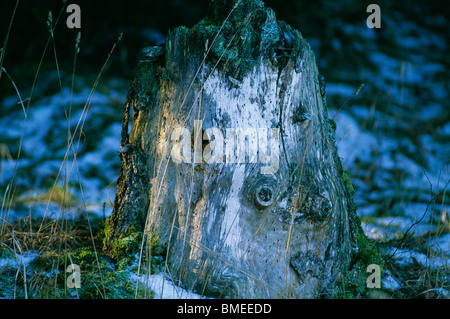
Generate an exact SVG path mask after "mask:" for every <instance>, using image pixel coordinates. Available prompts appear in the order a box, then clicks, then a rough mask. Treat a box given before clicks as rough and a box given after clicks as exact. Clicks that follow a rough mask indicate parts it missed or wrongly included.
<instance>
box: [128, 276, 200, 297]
mask: <svg viewBox="0 0 450 319" xmlns="http://www.w3.org/2000/svg"><path fill="white" fill-rule="evenodd" d="M130 277H131V279H132V280H134V281H139V282H140V283H142V284H144V285H146V286H147V287H149V288H150V289H151V290H153V291H154V292H155V296H154V297H153V298H154V299H205V297H202V296H201V295H199V294H196V293H194V292H191V291H187V290H186V289H183V288H181V287H179V286H177V285H176V284H174V283H173V282H172V281H171V280H170V279H168V278H166V277H164V273H163V272H161V273H158V274H154V275H150V276H145V275H140V276H138V275H136V274H134V273H131V274H130Z"/></svg>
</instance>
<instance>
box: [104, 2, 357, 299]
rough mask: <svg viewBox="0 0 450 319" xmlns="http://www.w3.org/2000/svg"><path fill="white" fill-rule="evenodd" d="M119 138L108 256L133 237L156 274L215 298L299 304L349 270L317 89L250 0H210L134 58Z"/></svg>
mask: <svg viewBox="0 0 450 319" xmlns="http://www.w3.org/2000/svg"><path fill="white" fill-rule="evenodd" d="M131 110H132V127H131V132H130V134H129V135H128V121H129V113H130V111H131ZM122 129H123V131H122V148H121V149H120V153H121V154H120V157H121V160H122V168H121V173H120V178H119V180H118V190H117V194H116V200H115V205H114V211H113V213H112V216H111V217H110V232H109V237H108V245H109V247H111V246H112V245H113V244H112V243H113V242H114V240H117V239H118V238H120V237H121V236H124V234H127V233H128V232H129V231H130V229H131V228H133V229H141V230H142V231H143V233H144V235H145V236H144V240H147V239H148V238H149V237H150V236H151V237H152V238H156V237H157V238H158V247H159V248H160V249H162V251H164V252H165V255H164V256H165V257H166V267H167V268H166V270H167V272H168V273H170V274H171V275H172V276H174V277H176V278H178V279H179V280H180V281H181V282H182V283H183V284H184V285H185V286H186V287H187V288H189V289H193V290H196V291H197V292H199V293H202V294H205V295H210V296H215V297H222V298H312V297H315V296H317V294H319V293H321V292H323V291H325V290H329V289H332V287H334V286H335V285H336V284H337V282H338V280H339V278H341V276H342V275H343V274H345V272H346V271H347V270H348V269H349V267H350V262H351V259H352V255H353V253H354V250H355V247H357V245H358V243H357V241H356V237H357V236H356V235H355V234H356V233H357V232H358V229H359V228H358V227H359V224H358V219H357V217H356V213H355V207H354V204H353V199H352V191H351V190H352V188H351V183H349V181H348V177H347V178H346V175H345V172H344V171H343V169H342V165H341V162H340V159H339V158H338V156H337V151H336V146H335V141H334V127H333V122H332V121H330V120H329V119H328V113H327V108H326V99H325V84H324V81H323V79H321V76H320V74H319V72H318V69H317V65H316V62H315V58H314V54H313V52H312V50H311V48H310V47H309V45H308V44H307V42H306V41H305V39H304V38H303V37H302V36H301V34H300V32H298V31H297V30H295V29H293V28H291V27H290V26H289V25H287V24H285V23H284V22H282V21H278V20H277V19H276V17H275V14H274V12H273V11H272V10H271V9H270V8H266V7H264V5H263V4H262V2H260V1H250V0H240V1H238V0H234V1H226V0H220V1H218V0H216V1H213V2H212V4H211V8H210V10H209V13H208V15H207V17H206V18H205V19H203V20H202V21H200V22H199V23H198V24H197V25H195V26H194V27H192V28H186V27H178V28H176V29H174V30H173V31H170V32H169V33H168V35H167V38H166V42H165V44H164V46H161V47H150V48H146V49H145V50H144V51H143V56H142V59H141V60H140V61H139V66H138V71H137V75H136V79H135V81H134V83H133V84H132V86H131V88H130V91H129V94H128V97H127V102H126V104H125V109H124V117H123V128H122Z"/></svg>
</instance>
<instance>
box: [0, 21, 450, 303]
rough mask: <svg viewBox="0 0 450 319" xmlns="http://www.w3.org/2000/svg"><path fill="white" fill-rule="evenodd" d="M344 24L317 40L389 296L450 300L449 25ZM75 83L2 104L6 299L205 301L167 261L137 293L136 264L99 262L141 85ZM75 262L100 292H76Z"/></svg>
mask: <svg viewBox="0 0 450 319" xmlns="http://www.w3.org/2000/svg"><path fill="white" fill-rule="evenodd" d="M334 23H335V24H336V25H339V27H340V28H339V30H340V34H339V35H337V36H336V37H335V38H334V39H333V41H331V42H330V43H329V47H328V51H327V52H326V53H325V52H324V49H323V46H322V45H321V44H322V43H321V42H320V41H319V39H317V38H314V36H310V37H307V41H308V42H310V44H311V46H312V48H313V49H314V50H315V51H316V60H317V62H318V65H319V70H320V71H321V73H322V74H324V75H325V79H326V81H327V86H326V93H327V101H328V110H329V116H330V118H332V119H334V120H335V122H336V124H337V131H336V144H337V147H338V152H339V156H340V157H341V159H342V162H343V165H344V167H345V169H346V170H347V171H348V172H349V174H350V176H351V179H352V182H353V186H354V188H355V194H354V199H355V202H356V205H357V209H358V210H357V213H358V215H359V216H360V219H361V221H362V226H363V229H364V231H365V233H366V235H367V236H368V238H369V239H370V240H372V241H373V242H375V243H376V244H377V245H378V246H379V247H380V250H381V253H382V256H383V258H384V260H385V268H384V273H383V275H382V286H383V289H382V294H380V295H379V296H380V297H382V298H450V210H449V208H450V200H449V195H448V193H447V191H448V188H447V185H448V182H449V178H450V164H449V159H450V105H449V103H448V101H449V100H450V97H449V91H450V90H449V88H450V79H449V77H448V70H449V64H450V60H449V56H450V54H449V43H448V27H447V23H448V22H447V21H446V20H445V18H444V17H443V16H440V17H439V16H437V17H434V18H433V19H423V21H421V22H420V23H418V22H417V20H409V19H408V17H406V16H402V15H401V14H400V13H398V14H397V15H392V16H390V17H386V18H385V19H384V20H383V23H385V28H388V27H390V30H393V29H395V32H391V33H390V34H389V35H388V36H384V37H380V35H379V34H377V31H376V30H372V29H369V28H367V27H366V26H365V25H361V26H359V27H355V26H354V25H353V24H348V23H346V22H345V21H340V20H337V21H335V22H334ZM348 39H352V41H351V42H349V41H348ZM330 49H331V52H330ZM6 68H7V66H6ZM72 76H73V74H72V72H71V71H64V70H60V72H57V70H54V71H53V72H47V73H46V74H43V75H42V76H41V78H40V79H39V81H38V82H37V84H36V86H35V87H34V89H33V90H34V91H33V92H34V93H33V98H32V103H31V104H30V106H29V108H28V107H27V100H26V98H25V97H27V96H29V95H30V91H31V87H27V85H25V84H23V85H22V83H20V82H17V83H15V84H16V85H17V87H18V88H19V89H20V90H19V91H20V94H21V96H22V98H23V99H24V100H25V101H24V108H23V107H22V105H21V104H20V101H19V98H18V96H17V95H12V96H8V97H3V99H2V100H1V101H0V105H1V107H0V131H1V134H0V136H1V140H0V192H1V196H2V200H1V205H2V207H1V212H0V243H1V246H0V278H2V279H1V281H0V298H54V297H56V298H134V297H137V296H145V297H155V298H173V297H175V298H178V297H180V298H183V297H184V298H193V297H199V296H198V295H196V294H193V293H192V292H187V291H185V290H183V289H181V288H179V287H177V285H175V284H173V283H172V282H171V281H170V280H166V279H165V278H163V274H164V272H162V271H161V267H162V266H161V265H162V261H161V260H160V259H155V260H152V263H153V265H152V269H153V270H159V271H160V272H159V273H157V274H155V275H152V276H151V278H150V279H151V283H150V286H148V285H144V284H143V285H141V287H140V288H139V289H136V282H145V277H142V276H141V275H138V274H137V270H138V268H139V266H140V265H139V264H136V260H138V258H136V259H135V260H134V261H130V262H128V263H126V264H122V265H117V264H114V263H113V262H112V261H111V260H110V259H109V258H108V256H107V255H105V254H103V253H102V235H103V234H102V231H103V228H102V225H103V223H104V221H105V220H106V218H107V217H108V216H109V215H110V214H111V211H112V206H113V202H114V197H115V191H116V180H117V177H118V176H119V171H120V159H119V156H118V153H117V150H118V149H119V147H120V133H121V117H122V108H123V104H124V101H125V97H126V94H127V90H128V88H129V86H130V84H131V83H130V82H129V81H128V80H126V79H123V78H119V77H103V78H102V79H101V80H100V81H99V82H98V85H97V84H96V76H97V74H77V75H76V76H75V77H74V78H73V77H72ZM3 79H5V76H3ZM73 79H74V81H72V80H73ZM24 110H25V111H26V117H25V114H24ZM69 129H70V133H69ZM72 138H73V140H72ZM70 141H72V142H73V143H71V146H70V147H69V148H68V147H67V146H68V144H69V142H70ZM19 150H20V155H19ZM12 178H13V179H14V183H10V181H11V180H12ZM72 262H74V263H76V262H78V263H79V264H80V266H81V267H82V276H84V277H82V278H85V279H87V278H90V279H89V282H91V283H92V284H90V285H84V284H83V285H82V288H81V289H71V288H68V287H67V285H66V283H67V282H68V281H67V280H68V279H69V276H70V275H71V274H72V272H71V271H65V270H66V269H67V266H68V265H70V264H71V263H72ZM142 273H143V271H142V269H140V274H142ZM83 282H88V280H86V281H83ZM96 282H97V283H100V284H96ZM111 283H115V284H111ZM163 286H164V287H165V288H163ZM148 288H150V289H148Z"/></svg>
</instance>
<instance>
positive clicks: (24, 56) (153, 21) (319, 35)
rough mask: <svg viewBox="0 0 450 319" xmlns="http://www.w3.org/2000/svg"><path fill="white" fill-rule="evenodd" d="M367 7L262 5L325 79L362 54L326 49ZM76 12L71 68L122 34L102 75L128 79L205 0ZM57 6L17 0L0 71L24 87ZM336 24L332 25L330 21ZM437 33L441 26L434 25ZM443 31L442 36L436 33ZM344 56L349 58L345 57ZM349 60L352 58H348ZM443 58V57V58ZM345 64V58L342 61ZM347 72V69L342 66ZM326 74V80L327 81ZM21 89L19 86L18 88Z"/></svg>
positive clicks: (425, 13) (66, 58) (412, 4)
mask: <svg viewBox="0 0 450 319" xmlns="http://www.w3.org/2000/svg"><path fill="white" fill-rule="evenodd" d="M371 2H373V1H360V0H345V1H324V0H322V1H300V0H283V1H275V0H267V1H265V4H266V6H269V7H272V8H273V9H274V10H275V12H276V14H277V17H278V18H279V19H281V20H284V21H286V22H287V23H289V24H291V25H292V26H293V27H295V28H297V29H298V30H300V31H301V33H302V34H303V36H304V37H305V38H306V39H307V40H309V39H320V40H319V41H312V42H311V43H310V44H311V46H312V47H313V49H314V50H315V52H316V58H317V60H318V61H319V66H321V67H322V68H323V70H322V71H323V73H324V74H325V75H327V72H328V70H327V69H326V68H325V65H321V64H320V61H321V60H327V61H330V62H331V63H336V64H339V65H340V66H342V64H345V63H348V62H350V60H351V59H353V58H356V59H358V60H360V59H361V53H362V52H357V51H355V50H354V49H351V48H350V49H347V50H345V53H344V51H343V52H336V50H333V49H332V47H331V43H332V41H333V39H334V38H336V37H340V38H341V39H342V43H343V44H344V45H345V44H349V43H351V42H352V41H354V40H355V39H354V36H352V37H348V36H345V35H343V34H342V30H340V28H339V24H340V23H346V24H349V23H350V24H354V25H361V24H363V25H365V19H366V18H367V16H368V13H366V7H367V5H368V4H369V3H371ZM70 3H76V4H78V5H79V6H80V8H81V44H80V49H81V50H80V54H79V56H78V63H77V70H79V71H80V72H94V73H95V72H98V71H99V70H100V68H101V66H102V64H103V63H104V61H105V60H106V57H107V55H108V53H109V51H110V49H111V47H112V45H113V44H114V43H115V41H116V40H117V38H118V36H119V35H120V34H121V33H122V32H123V39H122V41H121V42H120V45H119V47H118V48H117V49H116V51H115V53H114V54H113V56H112V57H111V59H110V66H109V68H108V74H115V75H119V76H121V77H125V78H132V77H133V74H134V71H135V66H136V59H137V54H138V53H139V50H140V49H141V48H142V47H145V46H148V45H154V44H159V43H161V42H163V41H164V35H165V34H166V32H167V31H168V30H169V29H172V28H174V27H176V26H179V25H185V26H193V25H194V24H195V23H196V22H198V21H199V20H200V19H201V18H202V17H204V16H205V15H206V12H207V7H208V4H209V0H166V1H161V0H158V1H155V0H149V1H123V0H108V1H105V0H97V1H87V0H73V1H67V4H70ZM376 3H377V4H379V5H380V6H381V8H382V15H383V16H384V15H392V14H394V13H395V14H394V17H396V18H398V19H401V18H402V16H408V17H409V18H410V19H412V20H414V21H416V22H417V23H419V24H421V23H422V24H424V23H426V22H425V20H426V19H424V18H425V17H429V16H434V15H436V14H440V15H444V16H445V17H450V14H449V8H450V6H449V5H448V2H447V1H436V0H432V1H430V0H428V1H427V0H420V1H405V0H402V1H387V0H382V1H377V2H376ZM15 5H16V1H14V0H7V1H2V4H1V6H2V7H1V10H0V41H1V43H2V44H1V45H2V47H3V41H4V39H5V35H6V34H7V30H8V26H9V23H10V21H11V17H12V14H13V11H14V7H15ZM62 8H63V2H62V1H61V0H40V1H34V0H24V1H20V3H19V6H18V8H17V11H16V14H15V17H14V21H13V24H12V28H11V32H10V34H9V40H8V43H7V46H6V55H5V58H4V63H3V66H5V68H6V69H7V70H8V72H9V73H10V74H14V76H15V78H16V79H20V80H22V81H27V82H30V81H32V79H33V76H34V74H35V72H36V67H37V64H38V62H39V60H40V57H41V55H42V52H43V50H44V47H45V44H46V42H47V40H48V38H49V31H48V26H47V18H48V12H49V11H50V10H51V11H52V15H53V21H54V22H55V21H56V19H57V17H58V15H59V14H60V13H61V11H62ZM68 16H69V13H66V12H65V10H64V11H63V12H62V14H61V19H60V21H59V22H58V26H57V28H56V30H55V47H56V49H57V55H58V57H59V61H58V62H59V63H60V64H61V69H65V68H68V69H71V67H72V65H73V56H74V45H75V39H76V35H77V33H78V31H79V30H78V29H68V28H67V27H66V25H65V23H66V19H67V17H68ZM337 22H339V23H337ZM383 23H384V24H383V28H382V30H383V32H377V36H378V37H379V39H378V41H379V42H384V43H385V44H387V45H389V44H390V43H389V39H390V32H395V30H391V29H389V26H388V25H386V23H388V22H387V21H383ZM437 27H439V28H442V26H437ZM442 32H448V27H447V30H442ZM349 54H350V56H349ZM352 55H353V56H352ZM449 55H450V54H449ZM349 59H350V60H349ZM47 65H48V67H49V68H53V69H54V66H55V62H54V55H53V52H52V50H48V52H47V54H46V56H45V59H44V64H43V66H44V67H43V70H45V66H47ZM349 67H350V68H351V64H349ZM329 76H332V75H329ZM5 82H6V81H1V82H0V88H1V91H2V92H1V94H4V93H6V92H7V93H8V94H14V91H13V88H12V87H11V85H10V83H5ZM22 83H23V82H22Z"/></svg>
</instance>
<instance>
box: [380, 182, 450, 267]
mask: <svg viewBox="0 0 450 319" xmlns="http://www.w3.org/2000/svg"><path fill="white" fill-rule="evenodd" d="M425 176H426V177H427V179H428V176H427V175H426V173H425ZM428 181H429V182H430V180H429V179H428ZM449 183H450V179H449V180H447V184H445V186H444V188H443V189H442V190H441V191H440V192H439V193H438V194H436V195H435V196H433V197H432V198H431V199H430V200H429V201H428V204H427V207H426V209H425V212H424V213H423V215H422V217H421V218H420V219H419V220H418V221H415V222H414V223H412V224H411V226H409V228H408V229H407V230H406V232H405V234H404V235H403V238H402V240H401V241H400V244H398V246H397V247H396V248H395V250H394V252H393V253H392V254H391V255H390V256H389V257H388V258H389V259H391V258H392V257H394V255H395V253H396V252H397V250H399V249H400V247H401V246H402V245H403V242H404V241H405V239H406V236H407V235H408V233H409V231H410V230H411V229H412V228H413V227H414V226H416V225H417V224H419V223H420V222H422V220H423V219H424V218H425V215H426V214H427V212H428V208H429V207H430V205H431V203H433V202H434V201H435V200H436V198H438V197H439V196H440V195H441V194H442V193H443V192H444V191H445V190H446V189H447V186H448V184H449ZM430 189H431V192H432V190H433V187H432V185H431V182H430Z"/></svg>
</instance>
